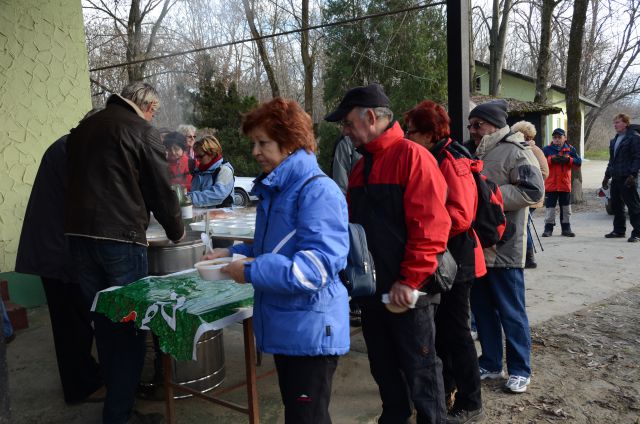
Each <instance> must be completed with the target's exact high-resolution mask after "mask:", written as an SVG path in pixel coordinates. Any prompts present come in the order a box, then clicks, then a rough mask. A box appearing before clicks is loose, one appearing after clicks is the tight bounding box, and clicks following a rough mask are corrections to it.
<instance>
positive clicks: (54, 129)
mask: <svg viewBox="0 0 640 424" xmlns="http://www.w3.org/2000/svg"><path fill="white" fill-rule="evenodd" d="M0 51H1V54H0V272H6V271H11V270H13V267H14V265H15V255H16V251H17V249H18V241H19V236H20V230H21V228H22V219H23V216H24V211H25V208H26V205H27V201H28V199H29V194H30V192H31V186H32V184H33V180H34V178H35V175H36V172H37V170H38V165H39V163H40V159H41V157H42V154H43V153H44V151H45V149H46V148H47V147H48V146H49V145H50V144H51V143H53V142H54V141H55V140H56V139H58V138H59V137H60V136H61V135H63V134H65V133H67V132H68V131H69V129H70V128H73V127H74V126H75V125H76V123H77V122H78V120H79V119H80V118H81V117H82V116H83V115H84V114H85V113H86V112H87V111H88V110H89V109H90V108H91V94H90V89H89V72H88V63H87V52H86V47H85V37H84V23H83V19H82V8H81V4H80V0H46V1H42V0H0Z"/></svg>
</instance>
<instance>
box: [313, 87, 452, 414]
mask: <svg viewBox="0 0 640 424" xmlns="http://www.w3.org/2000/svg"><path fill="white" fill-rule="evenodd" d="M325 120H327V121H329V122H339V123H340V124H341V126H342V134H343V135H345V136H348V137H350V138H351V141H352V142H353V144H354V146H356V148H358V151H359V152H360V153H361V154H362V155H363V158H362V159H360V160H359V161H358V163H356V165H355V167H354V169H353V171H352V173H351V175H350V176H349V186H348V190H347V200H348V202H349V217H350V220H351V222H355V223H358V224H361V225H362V226H363V227H364V229H365V232H366V234H367V243H368V247H369V250H370V251H371V254H372V256H373V259H374V263H375V266H376V286H377V289H376V293H375V295H374V296H368V297H360V298H358V299H357V300H358V303H359V305H360V308H361V309H362V333H363V336H364V339H365V343H366V344H367V352H368V355H369V362H370V366H371V373H372V375H373V377H374V379H375V380H376V383H377V384H378V387H379V390H380V397H381V398H382V415H381V416H380V419H379V420H378V423H380V424H396V423H404V422H406V421H407V420H408V419H409V417H410V416H411V415H412V412H413V408H414V407H415V409H416V410H417V423H418V424H422V423H441V422H444V421H445V419H446V410H445V404H444V388H443V383H442V372H441V371H442V363H441V362H440V360H439V359H438V357H437V356H436V352H435V326H434V314H435V308H436V304H437V303H438V302H439V300H440V299H439V295H437V294H436V295H430V294H428V293H425V292H421V290H423V288H424V285H425V283H426V282H427V281H428V279H429V278H430V277H431V276H432V275H433V273H434V272H435V271H436V269H437V267H438V259H437V255H438V254H439V253H442V252H444V250H445V248H446V244H447V239H448V238H449V232H450V228H451V219H450V218H449V214H448V212H447V209H446V207H445V202H446V198H447V184H446V182H445V181H444V178H443V177H442V174H441V173H440V171H439V170H438V164H437V163H436V161H435V159H434V158H433V156H432V155H431V154H430V153H429V152H428V151H427V150H426V149H424V148H423V147H422V146H420V145H418V144H416V143H413V142H410V141H409V140H407V139H405V138H404V132H403V131H402V129H401V128H400V125H399V124H398V123H397V122H396V121H394V120H393V112H392V111H391V109H389V99H388V98H387V96H386V94H385V93H384V92H383V90H382V88H381V87H380V86H379V85H377V84H371V85H369V86H366V87H356V88H353V89H351V90H349V91H348V92H347V94H346V95H345V97H344V98H343V99H342V101H341V102H340V104H339V105H338V108H337V109H336V110H335V111H334V112H332V113H330V114H329V115H327V116H326V117H325ZM383 294H388V298H389V304H388V305H387V306H389V307H390V308H391V309H395V310H400V311H402V313H392V312H390V311H389V310H388V309H386V308H385V305H384V304H383V303H382V295H383ZM416 298H417V301H416Z"/></svg>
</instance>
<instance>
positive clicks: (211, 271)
mask: <svg viewBox="0 0 640 424" xmlns="http://www.w3.org/2000/svg"><path fill="white" fill-rule="evenodd" d="M231 260H232V258H231V257H227V258H218V259H211V260H208V261H200V262H196V264H195V267H196V269H197V270H198V274H200V277H202V279H203V280H209V281H217V280H228V279H229V278H231V277H229V274H225V273H223V272H222V271H220V268H222V267H224V266H225V265H227V264H228V263H229V262H231Z"/></svg>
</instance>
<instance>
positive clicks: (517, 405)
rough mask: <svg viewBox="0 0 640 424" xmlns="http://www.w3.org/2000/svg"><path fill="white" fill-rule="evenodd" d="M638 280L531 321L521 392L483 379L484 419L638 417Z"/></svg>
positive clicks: (622, 420)
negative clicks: (528, 364)
mask: <svg viewBox="0 0 640 424" xmlns="http://www.w3.org/2000/svg"><path fill="white" fill-rule="evenodd" d="M638 304H640V287H634V288H632V289H630V290H627V291H624V292H622V293H620V294H617V295H615V296H613V297H611V298H609V299H606V300H604V301H601V302H598V303H596V304H593V305H590V306H588V307H586V308H584V309H581V310H579V311H577V312H574V313H572V314H568V315H563V316H560V317H556V318H552V319H550V320H548V321H546V322H544V323H542V324H540V325H537V326H534V327H532V329H531V338H532V343H533V352H532V369H533V375H532V377H531V378H532V381H533V384H532V385H531V386H530V389H529V390H528V391H527V392H526V393H524V394H522V395H505V393H504V392H503V391H502V388H501V385H502V383H498V382H492V381H487V382H483V392H482V394H483V396H484V398H483V403H484V409H485V411H486V412H485V417H486V418H485V422H487V423H544V422H550V423H556V422H566V423H614V422H615V423H640V418H639V417H640V371H639V368H638V367H639V366H640V365H639V364H640V309H639V308H638Z"/></svg>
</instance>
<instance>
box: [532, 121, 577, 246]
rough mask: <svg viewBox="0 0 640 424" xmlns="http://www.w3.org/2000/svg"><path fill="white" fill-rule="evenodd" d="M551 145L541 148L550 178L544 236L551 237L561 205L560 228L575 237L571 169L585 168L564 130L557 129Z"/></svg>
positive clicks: (547, 184)
mask: <svg viewBox="0 0 640 424" xmlns="http://www.w3.org/2000/svg"><path fill="white" fill-rule="evenodd" d="M551 136H552V139H551V144H550V145H548V146H546V147H545V148H544V149H542V152H543V153H544V155H545V156H546V157H547V162H548V163H549V177H548V178H547V179H546V180H545V182H544V191H545V193H546V194H545V197H544V207H545V210H546V213H545V218H544V232H543V233H542V237H551V234H552V233H553V227H554V226H555V225H556V204H558V203H560V226H561V227H562V235H563V236H565V237H575V236H576V235H575V233H574V232H573V231H571V223H570V222H569V218H570V217H571V168H572V167H573V166H580V165H582V159H581V158H580V156H578V152H576V149H575V147H573V146H572V145H570V144H569V143H567V136H566V134H565V132H564V130H563V129H562V128H556V129H555V130H553V133H552V134H551Z"/></svg>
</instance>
